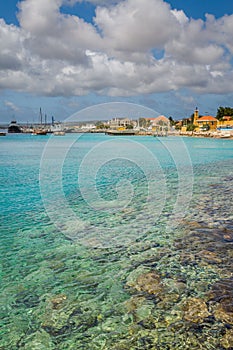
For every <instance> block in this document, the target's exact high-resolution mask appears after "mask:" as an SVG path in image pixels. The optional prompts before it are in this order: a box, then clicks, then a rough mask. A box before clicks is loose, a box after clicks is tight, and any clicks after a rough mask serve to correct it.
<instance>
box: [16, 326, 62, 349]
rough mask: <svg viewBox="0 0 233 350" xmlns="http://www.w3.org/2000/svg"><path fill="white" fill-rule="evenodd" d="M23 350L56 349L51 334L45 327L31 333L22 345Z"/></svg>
mask: <svg viewBox="0 0 233 350" xmlns="http://www.w3.org/2000/svg"><path fill="white" fill-rule="evenodd" d="M20 349H22V350H55V349H56V348H55V345H54V344H53V342H52V340H51V338H50V335H49V334H48V333H47V332H45V331H44V330H43V329H42V330H40V331H37V332H36V333H33V334H31V335H30V336H29V337H28V338H26V339H25V344H24V346H22V347H21V346H20Z"/></svg>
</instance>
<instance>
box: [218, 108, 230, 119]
mask: <svg viewBox="0 0 233 350" xmlns="http://www.w3.org/2000/svg"><path fill="white" fill-rule="evenodd" d="M224 116H230V117H232V119H233V108H231V107H219V108H218V111H217V115H216V118H217V119H218V120H222V119H223V117H224Z"/></svg>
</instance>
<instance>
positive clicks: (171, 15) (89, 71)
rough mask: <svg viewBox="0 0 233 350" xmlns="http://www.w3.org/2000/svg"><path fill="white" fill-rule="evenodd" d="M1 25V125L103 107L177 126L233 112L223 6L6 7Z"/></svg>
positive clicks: (231, 48)
mask: <svg viewBox="0 0 233 350" xmlns="http://www.w3.org/2000/svg"><path fill="white" fill-rule="evenodd" d="M17 3H18V5H17ZM206 14H208V15H206ZM0 18H1V22H0V45H1V46H0V47H1V51H0V122H9V121H10V120H11V119H12V118H13V117H14V118H16V119H17V120H18V121H24V122H26V121H29V122H30V121H36V120H37V118H38V113H39V108H40V107H42V109H43V111H45V113H46V114H47V115H48V117H49V118H50V117H51V116H54V117H55V119H56V120H64V119H66V118H67V117H69V116H70V115H71V114H73V113H75V112H76V111H78V110H80V109H82V108H85V107H88V106H91V105H93V104H98V103H105V102H130V103H137V104H142V105H144V106H146V107H149V108H152V109H155V110H156V111H157V112H158V113H160V114H164V115H167V116H173V117H174V118H175V119H178V118H183V117H186V116H189V115H191V114H192V112H193V110H194V108H195V107H196V106H198V107H199V110H200V113H201V114H206V113H208V114H211V115H215V114H216V111H217V108H218V107H219V106H220V105H222V106H230V107H233V105H232V100H233V99H232V97H233V82H232V81H233V43H232V32H233V4H232V2H231V1H229V0H223V1H219V0H215V1H209V0H202V1H201V0H186V1H185V0H168V1H166V2H165V1H163V0H143V1H142V0H125V1H121V0H118V1H111V0H109V1H105V0H92V1H89V2H88V1H86V2H82V1H75V0H63V1H62V0H50V1H47V0H40V1H38V0H25V1H21V2H17V1H15V0H8V1H4V2H3V1H1V2H0ZM145 18H146V21H145ZM145 23H146V25H145Z"/></svg>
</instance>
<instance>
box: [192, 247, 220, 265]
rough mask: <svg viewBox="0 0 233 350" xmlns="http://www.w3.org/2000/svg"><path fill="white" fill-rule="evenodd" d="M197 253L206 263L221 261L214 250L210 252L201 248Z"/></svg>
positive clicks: (218, 262)
mask: <svg viewBox="0 0 233 350" xmlns="http://www.w3.org/2000/svg"><path fill="white" fill-rule="evenodd" d="M197 255H198V256H199V257H200V258H201V259H203V260H205V261H207V262H208V263H214V264H220V263H221V262H222V259H220V258H219V257H218V255H217V254H216V253H215V252H211V251H210V250H205V249H204V250H201V251H200V252H199V253H198V254H197Z"/></svg>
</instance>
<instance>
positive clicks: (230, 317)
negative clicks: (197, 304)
mask: <svg viewBox="0 0 233 350" xmlns="http://www.w3.org/2000/svg"><path fill="white" fill-rule="evenodd" d="M227 304H228V306H229V308H230V309H233V305H232V301H230V302H229V303H227ZM226 306H227V305H226V300H225V302H224V303H223V302H221V303H219V304H217V305H216V306H215V308H214V311H213V314H214V317H215V318H216V320H217V321H221V322H224V323H229V324H231V325H233V310H232V311H230V310H227V308H226Z"/></svg>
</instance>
